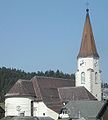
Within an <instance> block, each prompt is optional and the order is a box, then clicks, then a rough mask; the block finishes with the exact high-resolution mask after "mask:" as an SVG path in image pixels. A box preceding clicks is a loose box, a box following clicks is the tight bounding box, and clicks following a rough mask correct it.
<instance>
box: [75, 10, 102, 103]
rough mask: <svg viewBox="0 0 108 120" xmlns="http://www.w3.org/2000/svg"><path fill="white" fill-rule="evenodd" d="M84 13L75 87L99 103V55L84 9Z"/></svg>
mask: <svg viewBox="0 0 108 120" xmlns="http://www.w3.org/2000/svg"><path fill="white" fill-rule="evenodd" d="M86 12H87V13H86V20H85V24H84V30H83V35H82V42H81V47H80V51H79V54H78V56H77V72H76V86H84V87H85V88H86V89H87V90H88V91H89V92H91V93H92V94H93V95H94V96H95V97H96V98H97V99H98V100H99V101H101V71H100V69H99V55H98V52H97V50H96V45H95V41H94V36H93V32H92V27H91V23H90V17H89V9H86Z"/></svg>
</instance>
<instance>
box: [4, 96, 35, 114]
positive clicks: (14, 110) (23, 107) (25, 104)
mask: <svg viewBox="0 0 108 120" xmlns="http://www.w3.org/2000/svg"><path fill="white" fill-rule="evenodd" d="M32 100H33V98H30V97H9V98H6V99H5V116H20V115H21V114H22V115H24V116H31V101H32Z"/></svg>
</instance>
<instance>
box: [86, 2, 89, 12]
mask: <svg viewBox="0 0 108 120" xmlns="http://www.w3.org/2000/svg"><path fill="white" fill-rule="evenodd" d="M86 6H87V8H86V12H87V13H89V8H88V6H89V2H87V3H86Z"/></svg>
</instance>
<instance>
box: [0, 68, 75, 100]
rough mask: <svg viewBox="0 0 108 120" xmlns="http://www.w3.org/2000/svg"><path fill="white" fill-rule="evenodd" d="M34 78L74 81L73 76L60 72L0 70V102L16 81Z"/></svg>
mask: <svg viewBox="0 0 108 120" xmlns="http://www.w3.org/2000/svg"><path fill="white" fill-rule="evenodd" d="M34 76H46V77H57V78H65V79H75V76H74V74H71V75H70V74H66V73H65V74H64V73H63V72H62V71H59V70H57V71H56V72H55V71H53V70H48V71H45V72H42V71H37V72H31V73H30V72H28V73H26V72H24V71H22V70H17V69H15V68H6V67H2V68H0V101H4V95H5V93H6V92H8V90H9V89H10V88H11V87H12V86H13V85H14V84H15V82H16V81H17V80H18V79H27V80H30V79H31V78H33V77H34Z"/></svg>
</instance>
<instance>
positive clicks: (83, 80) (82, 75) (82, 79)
mask: <svg viewBox="0 0 108 120" xmlns="http://www.w3.org/2000/svg"><path fill="white" fill-rule="evenodd" d="M81 84H85V72H82V73H81Z"/></svg>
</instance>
